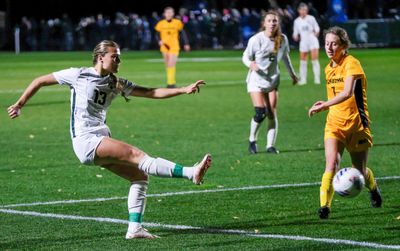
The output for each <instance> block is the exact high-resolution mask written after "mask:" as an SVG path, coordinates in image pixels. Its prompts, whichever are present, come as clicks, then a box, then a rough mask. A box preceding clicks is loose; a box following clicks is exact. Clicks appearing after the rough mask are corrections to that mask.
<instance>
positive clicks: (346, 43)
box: [324, 26, 351, 53]
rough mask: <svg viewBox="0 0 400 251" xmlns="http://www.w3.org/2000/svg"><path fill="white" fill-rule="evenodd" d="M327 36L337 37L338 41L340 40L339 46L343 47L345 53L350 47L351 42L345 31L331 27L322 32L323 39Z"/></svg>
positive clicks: (337, 27)
mask: <svg viewBox="0 0 400 251" xmlns="http://www.w3.org/2000/svg"><path fill="white" fill-rule="evenodd" d="M327 34H333V35H336V36H338V37H339V40H340V45H341V46H343V47H344V49H345V51H346V53H347V50H348V48H349V47H350V44H351V41H350V38H349V35H348V34H347V32H346V30H345V29H343V28H341V27H339V26H333V27H330V28H328V29H327V30H325V31H324V38H326V35H327Z"/></svg>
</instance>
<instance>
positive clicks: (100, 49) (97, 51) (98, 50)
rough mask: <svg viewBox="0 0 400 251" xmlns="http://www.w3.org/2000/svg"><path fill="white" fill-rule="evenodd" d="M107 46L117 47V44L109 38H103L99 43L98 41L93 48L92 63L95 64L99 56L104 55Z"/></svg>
mask: <svg viewBox="0 0 400 251" xmlns="http://www.w3.org/2000/svg"><path fill="white" fill-rule="evenodd" d="M108 47H114V48H119V45H118V44H117V43H116V42H114V41H111V40H103V41H101V42H100V43H98V44H97V45H96V47H94V49H93V54H92V58H93V65H96V64H97V60H98V58H99V56H102V57H104V55H106V53H107V48H108Z"/></svg>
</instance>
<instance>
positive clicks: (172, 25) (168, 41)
mask: <svg viewBox="0 0 400 251" xmlns="http://www.w3.org/2000/svg"><path fill="white" fill-rule="evenodd" d="M174 15H175V12H174V9H173V8H172V7H166V8H165V9H164V17H165V19H163V20H161V21H159V22H158V23H157V24H156V26H155V28H154V29H155V30H156V31H157V32H158V34H159V36H157V39H158V45H159V46H160V51H161V53H162V55H163V58H164V63H165V67H166V71H167V87H168V88H175V87H176V80H175V73H176V61H177V60H178V55H179V51H180V47H179V38H182V39H183V43H184V49H185V51H190V45H189V40H188V38H187V35H186V32H185V31H184V30H183V23H182V21H181V20H178V19H176V18H174ZM179 34H180V35H179Z"/></svg>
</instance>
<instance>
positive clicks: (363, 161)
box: [350, 150, 382, 207]
mask: <svg viewBox="0 0 400 251" xmlns="http://www.w3.org/2000/svg"><path fill="white" fill-rule="evenodd" d="M350 156H351V162H352V164H353V167H354V168H357V169H358V170H360V171H361V172H362V173H363V175H364V178H365V187H366V188H367V189H368V191H369V194H370V200H371V205H372V207H381V206H382V195H381V192H380V189H379V187H378V184H377V182H376V180H375V178H374V173H373V172H372V170H371V169H370V168H368V167H367V161H368V150H365V151H362V152H351V153H350Z"/></svg>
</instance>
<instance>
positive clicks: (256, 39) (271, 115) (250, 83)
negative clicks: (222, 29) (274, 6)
mask: <svg viewBox="0 0 400 251" xmlns="http://www.w3.org/2000/svg"><path fill="white" fill-rule="evenodd" d="M263 26H264V30H263V31H261V32H259V33H257V34H255V35H254V36H252V37H251V38H250V40H249V42H248V45H247V47H246V50H245V51H244V53H243V57H242V61H243V63H244V64H245V65H246V66H247V67H248V68H249V72H248V74H247V79H246V82H247V92H248V93H249V94H250V97H251V101H252V103H253V106H254V109H255V115H254V117H253V118H252V119H251V122H250V136H249V152H250V153H251V154H255V153H257V152H258V149H257V136H258V130H259V128H260V125H261V122H263V121H264V119H265V118H268V131H267V146H266V150H267V153H279V152H278V150H277V149H276V148H275V141H276V136H277V134H278V118H277V111H276V106H277V102H278V85H279V78H280V71H279V65H278V62H279V61H280V60H283V62H284V63H285V66H286V69H287V70H288V72H289V75H290V77H291V78H292V80H293V84H296V83H297V81H298V79H297V76H296V73H295V72H294V69H293V66H292V63H291V61H290V57H289V42H288V39H287V37H286V36H285V35H284V34H282V32H281V28H280V25H279V17H278V14H277V13H276V12H274V11H268V12H267V13H266V15H265V18H264V24H263Z"/></svg>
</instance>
